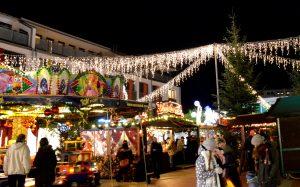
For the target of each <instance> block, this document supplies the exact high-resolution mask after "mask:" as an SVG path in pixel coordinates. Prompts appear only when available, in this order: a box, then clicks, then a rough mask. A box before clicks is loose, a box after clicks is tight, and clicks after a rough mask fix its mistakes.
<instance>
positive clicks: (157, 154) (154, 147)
mask: <svg viewBox="0 0 300 187" xmlns="http://www.w3.org/2000/svg"><path fill="white" fill-rule="evenodd" d="M150 155H151V159H152V164H153V170H154V176H155V177H156V178H157V179H159V178H160V164H161V163H160V160H161V156H162V146H161V144H160V143H159V142H157V138H156V137H154V138H153V142H152V144H151V151H150Z"/></svg>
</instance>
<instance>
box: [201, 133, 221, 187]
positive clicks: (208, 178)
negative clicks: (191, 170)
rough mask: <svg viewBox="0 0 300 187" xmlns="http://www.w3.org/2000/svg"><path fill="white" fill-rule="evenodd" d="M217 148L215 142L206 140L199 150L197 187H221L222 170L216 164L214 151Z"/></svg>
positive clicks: (210, 139)
mask: <svg viewBox="0 0 300 187" xmlns="http://www.w3.org/2000/svg"><path fill="white" fill-rule="evenodd" d="M215 148H216V144H215V140H214V139H212V138H209V139H206V140H205V141H204V142H203V143H202V145H200V147H199V149H198V154H199V156H198V158H197V160H196V179H197V180H196V182H197V187H220V179H219V175H218V174H221V173H222V168H220V167H219V165H218V164H217V162H216V158H215V157H214V155H213V151H214V150H215Z"/></svg>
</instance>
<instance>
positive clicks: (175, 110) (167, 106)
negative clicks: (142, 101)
mask: <svg viewBox="0 0 300 187" xmlns="http://www.w3.org/2000/svg"><path fill="white" fill-rule="evenodd" d="M156 107H157V114H158V115H162V114H175V115H177V116H181V117H183V116H184V115H183V112H182V106H181V105H180V104H178V103H176V102H173V101H167V102H157V103H156Z"/></svg>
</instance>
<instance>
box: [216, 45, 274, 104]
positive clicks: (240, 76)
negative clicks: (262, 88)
mask: <svg viewBox="0 0 300 187" xmlns="http://www.w3.org/2000/svg"><path fill="white" fill-rule="evenodd" d="M218 53H219V56H220V57H221V59H222V62H224V63H225V64H226V65H228V68H229V70H230V71H231V72H232V73H236V72H235V70H234V67H233V66H232V65H231V64H230V63H229V62H228V60H227V58H226V57H225V55H224V54H223V53H222V51H221V50H219V52H218ZM238 77H239V81H241V82H244V83H245V85H246V87H247V88H248V89H249V90H250V92H251V93H252V94H253V95H257V91H256V90H255V89H254V88H253V87H252V86H250V85H249V84H248V83H247V82H245V78H244V77H243V76H242V75H239V76H238ZM257 97H258V100H259V101H260V103H261V104H262V105H263V106H264V107H265V108H266V109H269V108H270V107H271V105H270V104H269V103H268V102H267V101H266V100H265V99H264V98H262V97H261V96H260V95H257Z"/></svg>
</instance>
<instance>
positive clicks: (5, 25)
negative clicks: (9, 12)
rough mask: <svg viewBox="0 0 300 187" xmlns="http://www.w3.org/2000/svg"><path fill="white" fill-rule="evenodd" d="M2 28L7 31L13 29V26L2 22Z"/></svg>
mask: <svg viewBox="0 0 300 187" xmlns="http://www.w3.org/2000/svg"><path fill="white" fill-rule="evenodd" d="M0 27H3V28H6V29H11V25H10V24H8V23H4V22H1V21H0Z"/></svg>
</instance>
